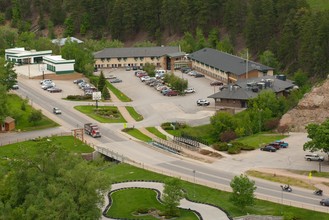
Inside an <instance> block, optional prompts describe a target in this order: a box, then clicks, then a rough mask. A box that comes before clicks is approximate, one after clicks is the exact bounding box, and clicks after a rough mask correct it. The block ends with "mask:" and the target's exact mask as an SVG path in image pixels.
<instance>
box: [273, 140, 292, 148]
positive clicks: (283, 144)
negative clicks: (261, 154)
mask: <svg viewBox="0 0 329 220" xmlns="http://www.w3.org/2000/svg"><path fill="white" fill-rule="evenodd" d="M275 143H278V144H280V147H282V148H287V147H288V146H289V144H288V143H287V142H284V141H281V140H277V141H275Z"/></svg>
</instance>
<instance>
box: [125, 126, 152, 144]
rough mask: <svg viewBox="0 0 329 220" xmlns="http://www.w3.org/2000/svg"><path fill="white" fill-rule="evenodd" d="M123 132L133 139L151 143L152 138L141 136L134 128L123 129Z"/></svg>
mask: <svg viewBox="0 0 329 220" xmlns="http://www.w3.org/2000/svg"><path fill="white" fill-rule="evenodd" d="M123 131H124V132H126V133H127V134H129V135H130V136H133V137H134V138H136V139H138V140H141V141H144V142H150V141H152V138H150V137H149V136H147V135H145V134H143V133H142V132H140V131H139V130H138V129H136V128H128V129H123Z"/></svg>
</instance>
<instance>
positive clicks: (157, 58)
mask: <svg viewBox="0 0 329 220" xmlns="http://www.w3.org/2000/svg"><path fill="white" fill-rule="evenodd" d="M149 58H150V59H151V60H154V59H156V60H160V58H161V57H149ZM116 59H117V60H118V61H119V62H121V60H123V61H127V59H128V58H127V57H118V58H116ZM105 60H106V61H107V62H110V61H111V58H101V61H102V62H104V61H105ZM134 60H135V61H138V60H140V61H143V60H144V57H134Z"/></svg>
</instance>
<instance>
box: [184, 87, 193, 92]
mask: <svg viewBox="0 0 329 220" xmlns="http://www.w3.org/2000/svg"><path fill="white" fill-rule="evenodd" d="M184 92H185V93H195V89H194V88H187V89H185V90H184Z"/></svg>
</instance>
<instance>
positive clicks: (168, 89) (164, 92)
mask: <svg viewBox="0 0 329 220" xmlns="http://www.w3.org/2000/svg"><path fill="white" fill-rule="evenodd" d="M169 91H171V89H170V88H167V89H163V90H161V93H162V94H163V95H166V93H167V92H169Z"/></svg>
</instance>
